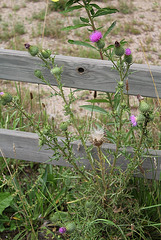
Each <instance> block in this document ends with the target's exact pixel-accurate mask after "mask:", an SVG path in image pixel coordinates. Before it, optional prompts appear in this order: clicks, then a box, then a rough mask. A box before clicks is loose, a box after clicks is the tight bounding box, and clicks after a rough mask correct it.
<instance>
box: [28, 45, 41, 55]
mask: <svg viewBox="0 0 161 240" xmlns="http://www.w3.org/2000/svg"><path fill="white" fill-rule="evenodd" d="M28 51H29V53H30V54H31V55H32V56H36V55H37V54H38V52H39V49H38V47H37V46H29V48H28Z"/></svg>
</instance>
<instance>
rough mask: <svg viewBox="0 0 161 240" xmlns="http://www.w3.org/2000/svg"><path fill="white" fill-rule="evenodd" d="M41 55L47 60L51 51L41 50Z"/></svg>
mask: <svg viewBox="0 0 161 240" xmlns="http://www.w3.org/2000/svg"><path fill="white" fill-rule="evenodd" d="M41 55H42V56H43V57H44V58H45V59H47V58H49V57H50V55H51V51H50V50H49V49H46V50H42V52H41Z"/></svg>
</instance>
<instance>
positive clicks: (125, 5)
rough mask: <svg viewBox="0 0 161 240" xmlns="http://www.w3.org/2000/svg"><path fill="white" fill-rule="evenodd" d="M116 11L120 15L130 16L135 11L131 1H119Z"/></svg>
mask: <svg viewBox="0 0 161 240" xmlns="http://www.w3.org/2000/svg"><path fill="white" fill-rule="evenodd" d="M118 9H119V11H120V12H121V13H124V14H130V13H133V11H135V10H136V8H135V7H134V5H133V3H132V1H131V0H130V1H128V2H127V1H125V0H119V4H118Z"/></svg>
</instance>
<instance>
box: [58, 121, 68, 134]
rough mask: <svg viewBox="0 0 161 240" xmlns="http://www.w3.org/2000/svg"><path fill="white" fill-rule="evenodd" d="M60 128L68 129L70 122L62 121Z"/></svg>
mask: <svg viewBox="0 0 161 240" xmlns="http://www.w3.org/2000/svg"><path fill="white" fill-rule="evenodd" d="M60 129H61V130H62V131H64V132H65V131H67V129H68V123H67V122H62V123H61V124H60Z"/></svg>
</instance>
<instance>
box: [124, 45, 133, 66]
mask: <svg viewBox="0 0 161 240" xmlns="http://www.w3.org/2000/svg"><path fill="white" fill-rule="evenodd" d="M124 61H125V62H126V63H127V64H130V63H132V54H131V50H130V49H129V48H127V49H126V50H125V55H124Z"/></svg>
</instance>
